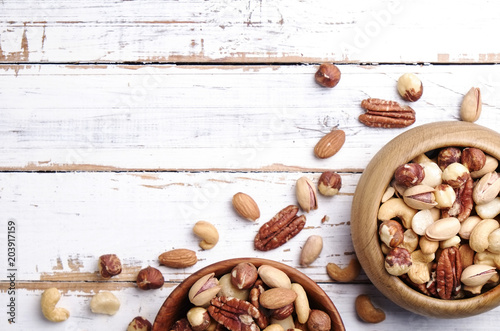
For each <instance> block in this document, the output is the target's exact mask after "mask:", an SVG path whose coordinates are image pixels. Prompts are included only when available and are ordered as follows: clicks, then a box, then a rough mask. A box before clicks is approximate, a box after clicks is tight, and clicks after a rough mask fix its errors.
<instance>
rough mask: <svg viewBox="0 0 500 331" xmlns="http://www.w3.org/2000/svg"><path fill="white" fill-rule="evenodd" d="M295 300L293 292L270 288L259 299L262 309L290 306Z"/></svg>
mask: <svg viewBox="0 0 500 331" xmlns="http://www.w3.org/2000/svg"><path fill="white" fill-rule="evenodd" d="M296 298H297V293H295V291H294V290H292V289H289V288H283V287H275V288H271V289H269V290H267V291H264V293H262V294H261V295H260V297H259V302H260V304H261V305H262V307H264V308H267V309H278V308H281V307H284V306H286V305H289V304H291V303H292V302H294V301H295V299H296Z"/></svg>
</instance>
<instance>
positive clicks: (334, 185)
mask: <svg viewBox="0 0 500 331" xmlns="http://www.w3.org/2000/svg"><path fill="white" fill-rule="evenodd" d="M341 188H342V178H341V177H340V175H339V174H338V173H336V172H333V171H325V172H323V173H322V174H321V176H320V177H319V179H318V190H319V193H321V194H322V195H324V196H327V197H331V196H334V195H336V194H338V193H339V191H340V189H341Z"/></svg>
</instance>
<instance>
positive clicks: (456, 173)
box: [442, 162, 470, 188]
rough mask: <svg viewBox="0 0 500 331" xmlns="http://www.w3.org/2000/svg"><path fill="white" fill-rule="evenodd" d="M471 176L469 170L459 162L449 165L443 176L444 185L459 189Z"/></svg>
mask: <svg viewBox="0 0 500 331" xmlns="http://www.w3.org/2000/svg"><path fill="white" fill-rule="evenodd" d="M469 176H470V173H469V169H467V168H466V167H465V166H464V165H463V164H461V163H458V162H454V163H452V164H450V165H448V166H447V167H446V168H444V170H443V174H442V178H443V183H445V184H448V185H450V186H451V187H453V188H458V187H460V186H462V185H464V184H465V182H466V181H467V179H468V178H469Z"/></svg>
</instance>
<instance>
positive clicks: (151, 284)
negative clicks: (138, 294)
mask: <svg viewBox="0 0 500 331" xmlns="http://www.w3.org/2000/svg"><path fill="white" fill-rule="evenodd" d="M136 283H137V287H138V288H140V289H141V290H155V289H158V288H160V287H162V286H163V284H164V283H165V279H164V278H163V274H162V273H161V271H160V270H158V269H156V268H153V267H151V266H148V267H147V268H145V269H142V270H141V271H139V274H138V275H137V280H136Z"/></svg>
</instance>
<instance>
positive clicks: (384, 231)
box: [378, 220, 404, 247]
mask: <svg viewBox="0 0 500 331" xmlns="http://www.w3.org/2000/svg"><path fill="white" fill-rule="evenodd" d="M378 233H379V236H380V240H382V242H383V243H384V244H386V245H387V246H389V247H397V246H398V245H399V244H401V243H402V242H403V239H404V231H403V226H402V225H401V224H400V223H399V222H397V221H394V220H388V221H384V222H382V223H381V224H380V226H379V230H378Z"/></svg>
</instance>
